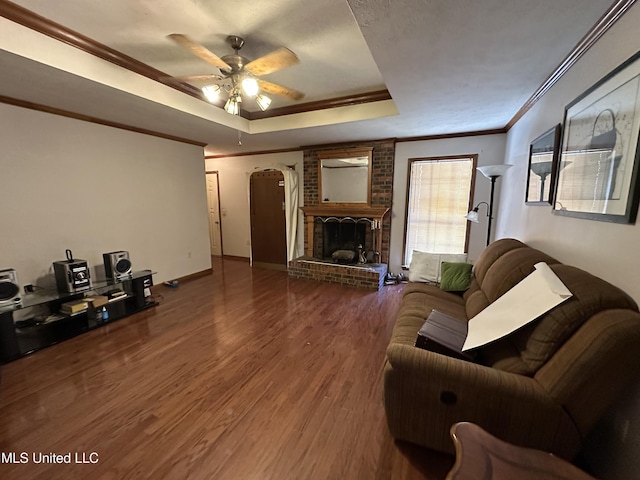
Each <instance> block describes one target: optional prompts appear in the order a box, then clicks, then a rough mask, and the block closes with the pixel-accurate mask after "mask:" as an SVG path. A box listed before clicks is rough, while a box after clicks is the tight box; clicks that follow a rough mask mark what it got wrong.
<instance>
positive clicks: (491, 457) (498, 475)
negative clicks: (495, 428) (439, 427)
mask: <svg viewBox="0 0 640 480" xmlns="http://www.w3.org/2000/svg"><path fill="white" fill-rule="evenodd" d="M451 437H452V438H453V443H454V444H455V448H456V463H455V464H454V465H453V468H452V469H451V471H450V472H449V474H448V475H447V479H446V480H514V479H518V480H595V479H594V477H592V476H590V475H587V474H586V473H584V472H583V471H582V470H580V469H578V468H577V467H575V466H574V465H572V464H571V463H569V462H567V461H566V460H563V459H561V458H559V457H556V456H555V455H553V454H551V453H545V452H543V451H540V450H534V449H531V448H524V447H518V446H516V445H512V444H510V443H507V442H504V441H502V440H500V439H498V438H496V437H494V436H493V435H491V434H489V433H487V432H485V431H484V430H483V429H482V428H480V427H479V426H478V425H475V424H473V423H467V422H462V423H456V424H455V425H453V426H452V427H451Z"/></svg>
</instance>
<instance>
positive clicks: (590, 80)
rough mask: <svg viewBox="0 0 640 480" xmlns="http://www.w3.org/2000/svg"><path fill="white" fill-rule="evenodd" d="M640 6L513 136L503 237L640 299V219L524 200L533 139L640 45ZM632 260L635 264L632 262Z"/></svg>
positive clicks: (502, 212)
mask: <svg viewBox="0 0 640 480" xmlns="http://www.w3.org/2000/svg"><path fill="white" fill-rule="evenodd" d="M638 22H640V7H638V6H637V5H636V6H635V7H633V8H632V9H631V10H630V11H629V12H628V13H627V14H626V15H625V16H624V17H623V18H622V19H621V20H619V21H618V23H617V24H616V25H615V26H614V27H613V28H612V30H611V31H609V32H608V33H607V34H606V35H605V36H604V37H603V38H602V39H600V41H598V43H596V45H595V46H593V47H592V48H591V49H590V50H589V51H588V52H587V53H586V55H585V56H584V57H583V58H582V59H581V60H580V61H579V62H578V63H577V64H576V65H575V66H574V67H573V68H571V69H570V70H569V71H568V72H567V74H565V76H564V77H562V79H561V80H560V81H559V82H558V83H557V84H556V85H555V86H554V87H553V88H552V89H551V90H550V91H549V92H548V93H547V94H546V95H545V96H544V97H543V98H542V100H541V101H539V102H538V103H537V104H536V105H535V106H534V108H533V109H532V110H530V111H529V112H528V113H527V114H526V115H524V117H523V118H522V119H521V120H520V121H518V122H517V123H516V125H515V126H514V127H513V128H511V129H510V130H509V132H508V135H507V148H506V155H505V161H506V162H507V163H512V164H514V165H515V167H513V168H512V169H511V170H512V171H511V172H510V173H512V175H511V176H510V181H509V183H508V184H507V183H505V184H504V185H503V189H502V194H503V199H504V201H503V202H502V203H501V205H500V218H499V219H498V230H497V234H498V236H501V237H503V236H514V237H517V238H519V239H521V240H523V241H526V242H528V243H530V244H531V245H533V246H535V247H537V248H540V249H542V250H544V251H545V252H548V253H549V254H551V255H553V256H555V257H556V258H558V260H560V261H562V262H565V263H569V264H573V265H576V266H578V267H581V268H584V269H585V270H588V271H589V272H591V273H593V274H595V275H597V276H600V277H602V278H604V279H605V280H607V281H609V282H611V283H613V284H614V285H617V286H619V287H620V288H622V289H623V290H625V291H626V292H628V293H629V294H630V295H631V296H633V297H634V298H635V300H636V301H640V268H629V267H631V266H632V265H633V264H634V263H636V264H637V266H638V267H640V262H637V261H636V260H635V259H636V256H635V255H634V254H633V252H634V251H635V250H636V249H637V245H638V239H640V224H636V225H619V224H611V223H606V222H597V221H592V220H584V219H579V218H570V217H564V216H556V215H553V214H552V213H551V207H550V206H549V207H539V206H527V205H525V204H524V189H525V185H526V172H527V166H528V163H527V162H528V148H529V144H530V143H531V141H532V140H533V139H535V138H536V137H537V136H538V135H540V134H541V133H543V132H544V131H545V130H547V129H549V128H551V127H552V126H553V125H555V124H557V123H561V122H562V121H563V115H564V108H565V106H566V105H567V104H568V103H570V102H571V101H573V100H574V99H575V98H576V97H577V96H578V95H580V94H581V93H583V92H584V91H585V90H587V89H588V88H589V87H590V86H591V85H593V84H594V83H595V82H597V81H598V80H599V79H601V78H602V77H603V76H604V75H606V74H607V73H608V72H610V71H611V70H612V69H614V68H615V67H617V66H618V65H619V64H620V63H622V62H623V61H624V60H626V59H627V58H629V57H630V56H631V55H633V54H634V53H635V52H636V51H638V50H639V49H640V36H638V34H637V25H638ZM630 262H631V263H630Z"/></svg>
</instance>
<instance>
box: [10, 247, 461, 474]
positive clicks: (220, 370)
mask: <svg viewBox="0 0 640 480" xmlns="http://www.w3.org/2000/svg"><path fill="white" fill-rule="evenodd" d="M213 270H214V273H213V274H212V275H210V276H205V277H200V278H197V279H194V280H191V281H189V282H184V283H182V284H181V285H180V286H179V287H178V288H175V289H170V288H164V287H155V289H154V295H156V296H157V298H158V300H159V301H160V305H159V306H158V307H156V308H155V309H152V310H148V311H145V312H141V313H139V314H137V315H134V316H131V317H128V318H126V319H122V320H119V321H117V322H114V323H112V324H110V325H107V326H106V327H104V328H101V329H98V330H94V331H91V332H89V333H86V334H84V335H81V336H79V337H76V338H74V339H72V340H69V341H66V342H63V343H61V344H59V345H55V346H53V347H50V348H48V349H45V350H43V351H40V352H36V353H35V354H32V355H30V356H28V357H25V358H22V359H19V360H17V361H14V362H12V363H9V364H6V365H3V366H2V367H0V368H1V373H2V377H1V384H0V412H1V415H0V452H4V453H5V454H6V453H7V452H16V454H17V455H19V454H20V453H21V452H26V453H28V455H29V459H30V461H29V463H26V464H10V463H6V462H5V463H0V478H3V479H4V478H9V479H13V478H16V479H17V478H20V479H40V478H42V479H75V478H78V479H81V478H82V479H83V478H95V479H104V480H107V479H128V478H131V479H139V478H154V479H159V478H168V479H173V478H176V479H184V478H190V479H225V480H226V479H231V480H235V479H241V480H244V479H261V480H269V479H273V480H276V479H277V480H282V479H296V480H305V479H309V480H322V479H341V480H342V479H356V480H360V479H363V480H366V479H376V480H387V479H399V480H414V479H441V478H444V476H445V475H446V473H447V472H448V470H449V468H450V467H451V466H452V465H453V458H452V457H450V456H448V455H444V454H439V453H437V452H432V451H429V450H426V449H422V448H419V447H417V446H413V445H409V444H403V443H398V442H394V441H393V439H392V438H391V437H390V435H389V433H388V431H387V428H386V424H385V417H384V409H383V406H382V384H381V375H382V368H383V362H384V354H385V348H386V345H387V343H388V340H389V337H390V334H391V329H392V326H393V320H394V317H395V313H396V311H397V309H398V305H399V300H400V296H401V293H402V288H403V287H402V286H401V285H398V286H388V287H385V288H384V289H383V290H381V291H380V292H370V291H366V290H359V289H353V288H347V287H344V286H340V285H331V284H323V283H316V282H312V281H307V280H301V279H290V278H289V277H288V276H287V274H286V272H281V271H276V270H261V269H257V268H255V269H252V268H251V267H250V266H249V264H247V263H246V262H239V261H235V260H229V259H224V260H221V259H214V265H213ZM52 452H53V453H57V454H66V453H69V452H71V455H72V457H74V454H75V453H76V452H78V454H80V455H82V454H83V453H84V454H85V455H89V454H90V453H91V452H95V453H96V454H97V455H98V462H97V463H93V464H91V463H87V464H77V463H74V462H72V463H71V464H47V463H34V462H33V461H31V456H32V454H33V453H52ZM74 460H75V458H74Z"/></svg>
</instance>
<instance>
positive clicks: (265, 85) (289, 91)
mask: <svg viewBox="0 0 640 480" xmlns="http://www.w3.org/2000/svg"><path fill="white" fill-rule="evenodd" d="M257 80H258V86H259V87H260V90H263V91H264V92H266V93H272V94H274V95H280V96H281V97H286V98H290V99H292V100H302V99H303V98H304V93H302V92H299V91H297V90H294V89H293V88H288V87H284V86H282V85H278V84H276V83H271V82H267V81H265V80H260V79H257Z"/></svg>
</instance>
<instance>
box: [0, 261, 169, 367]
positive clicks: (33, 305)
mask: <svg viewBox="0 0 640 480" xmlns="http://www.w3.org/2000/svg"><path fill="white" fill-rule="evenodd" d="M154 273H155V272H152V271H151V270H143V271H140V272H134V273H132V274H131V275H128V276H126V277H124V278H121V279H118V280H105V281H102V282H96V283H94V284H93V285H92V286H91V288H90V289H88V290H85V291H82V292H75V293H61V292H58V291H48V290H47V291H39V292H36V293H31V294H27V295H24V296H22V300H21V302H20V303H17V304H12V305H4V306H0V362H2V363H6V362H9V361H11V360H15V359H17V358H20V357H22V356H24V355H28V354H29V353H32V352H35V351H37V350H41V349H43V348H45V347H48V346H50V345H54V344H56V343H59V342H62V341H64V340H67V339H69V338H72V337H75V336H76V335H79V334H81V333H84V332H88V331H89V330H93V329H95V328H100V327H102V326H103V325H106V324H108V323H111V322H113V321H115V320H119V319H121V318H124V317H127V316H129V315H132V314H134V313H137V312H139V311H141V310H145V309H147V308H151V307H155V306H156V305H157V304H158V303H157V302H155V301H154V300H152V299H151V298H150V297H149V290H148V289H149V287H151V286H152V285H153V279H152V275H153V274H154ZM113 290H121V291H122V292H124V294H123V295H121V296H119V297H117V298H111V299H110V300H109V301H108V302H107V303H106V304H105V305H104V307H98V308H94V307H93V306H91V305H89V308H88V309H85V310H82V311H80V312H78V313H74V314H64V313H61V312H60V309H61V306H62V304H64V303H67V302H71V301H74V300H81V299H83V298H85V297H95V296H98V295H106V294H108V293H109V292H112V291H113ZM103 308H104V309H105V310H106V315H104V313H103V312H102V309H103ZM104 316H108V318H107V319H103V317H104Z"/></svg>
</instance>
